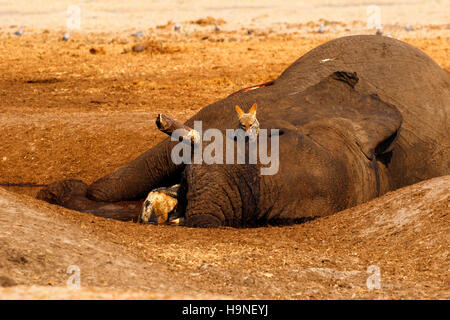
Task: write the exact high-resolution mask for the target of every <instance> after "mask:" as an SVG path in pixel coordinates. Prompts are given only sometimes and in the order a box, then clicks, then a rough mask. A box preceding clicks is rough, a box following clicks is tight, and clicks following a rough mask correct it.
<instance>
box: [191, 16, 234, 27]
mask: <svg viewBox="0 0 450 320" xmlns="http://www.w3.org/2000/svg"><path fill="white" fill-rule="evenodd" d="M188 23H190V24H197V25H199V26H214V25H216V26H220V25H223V24H225V23H227V22H226V21H225V20H223V19H221V18H218V19H216V18H213V17H210V16H208V17H206V18H200V19H197V20H193V21H189V22H188Z"/></svg>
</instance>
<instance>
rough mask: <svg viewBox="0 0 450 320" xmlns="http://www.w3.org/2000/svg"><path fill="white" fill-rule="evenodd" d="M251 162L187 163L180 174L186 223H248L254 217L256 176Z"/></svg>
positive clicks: (207, 224) (220, 224)
mask: <svg viewBox="0 0 450 320" xmlns="http://www.w3.org/2000/svg"><path fill="white" fill-rule="evenodd" d="M256 173H257V168H256V166H255V165H224V164H213V165H188V166H186V169H185V171H184V174H183V178H182V182H181V184H182V187H181V188H182V193H184V194H183V195H182V198H183V200H182V201H185V202H184V204H182V205H183V206H184V207H185V216H186V225H187V226H191V227H219V226H232V227H242V226H249V223H255V221H257V219H258V214H259V211H258V204H259V196H260V186H259V177H258V175H257V174H256Z"/></svg>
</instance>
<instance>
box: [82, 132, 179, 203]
mask: <svg viewBox="0 0 450 320" xmlns="http://www.w3.org/2000/svg"><path fill="white" fill-rule="evenodd" d="M172 144H173V142H171V141H170V140H169V139H166V140H165V141H163V142H161V143H160V144H158V145H156V146H155V147H153V148H151V149H150V150H148V151H146V152H144V153H143V154H141V155H140V156H139V157H137V158H136V159H135V160H133V161H131V162H130V163H128V164H126V165H124V166H122V167H120V168H119V169H117V170H116V171H115V172H113V173H111V174H109V175H107V176H105V177H103V178H101V179H99V180H97V181H95V182H94V183H93V184H91V185H90V186H89V189H88V193H87V195H88V197H89V198H90V199H92V200H95V201H124V200H133V199H140V198H145V196H146V195H147V194H148V192H149V191H150V190H151V189H153V188H155V187H157V186H168V185H172V184H175V183H177V179H178V178H179V175H180V173H181V170H182V168H183V167H182V166H181V165H176V164H174V163H173V162H172V161H171V159H170V150H171V149H172Z"/></svg>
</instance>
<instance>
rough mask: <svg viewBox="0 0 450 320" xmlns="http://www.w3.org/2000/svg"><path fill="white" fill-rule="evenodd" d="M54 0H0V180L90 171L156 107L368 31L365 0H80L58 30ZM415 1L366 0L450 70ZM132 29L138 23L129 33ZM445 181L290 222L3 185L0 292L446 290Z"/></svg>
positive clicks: (206, 98)
mask: <svg viewBox="0 0 450 320" xmlns="http://www.w3.org/2000/svg"><path fill="white" fill-rule="evenodd" d="M69 2H70V1H58V2H55V3H54V4H53V2H52V1H39V3H38V1H28V2H27V5H26V6H18V5H17V3H19V2H14V3H15V4H14V5H12V4H11V3H12V2H9V1H8V2H6V1H0V15H1V16H2V20H1V21H2V22H1V23H0V43H1V45H0V141H1V142H2V143H1V144H0V184H3V185H5V184H19V185H21V184H34V185H36V184H37V185H41V184H48V183H51V182H53V181H55V180H60V179H68V178H76V179H82V180H84V181H86V182H88V183H90V182H92V181H94V180H95V179H97V178H99V177H101V176H103V175H105V174H107V173H109V172H111V171H112V170H114V169H116V168H117V167H118V166H120V165H121V164H123V163H126V162H128V161H130V160H131V159H133V158H134V157H136V156H137V155H138V154H140V153H141V152H143V151H145V150H147V149H148V148H149V147H151V146H153V145H155V144H156V143H157V142H159V141H161V140H162V139H163V138H164V135H163V134H162V133H159V132H158V131H157V129H156V128H155V125H154V119H155V116H156V114H158V113H166V114H168V115H171V116H172V117H174V118H177V119H178V120H186V119H187V118H189V117H190V116H192V115H193V114H194V113H195V112H197V111H198V110H199V109H201V108H202V107H203V106H205V105H207V104H209V103H211V102H213V101H216V100H217V99H220V98H223V97H225V96H227V95H228V94H230V93H232V92H234V91H236V90H238V89H240V88H243V87H246V86H250V85H253V84H257V83H262V82H266V81H269V80H271V79H274V78H276V77H277V76H278V75H279V74H280V72H282V71H283V70H284V69H285V68H286V67H287V66H288V65H290V64H291V63H292V62H293V61H295V60H296V59H297V58H298V57H300V56H301V55H302V54H304V53H306V52H307V51H308V50H310V49H312V48H314V47H316V46H318V45H319V44H321V43H323V42H325V41H327V40H330V39H333V38H336V37H338V36H342V35H348V34H354V33H374V30H368V29H367V27H366V24H365V22H364V21H361V20H364V19H363V18H361V12H365V10H366V6H367V4H368V3H366V2H365V1H355V3H354V4H351V5H347V4H346V3H344V2H343V1H338V0H336V1H328V2H327V1H319V2H315V3H318V4H316V5H314V6H313V7H309V9H310V10H309V11H308V10H306V9H307V8H308V7H307V6H308V5H307V4H306V2H301V1H299V2H296V3H295V4H292V5H293V6H294V7H295V10H294V9H292V8H289V7H286V5H284V4H282V3H280V2H275V1H274V2H267V3H266V2H261V6H260V7H257V8H256V7H255V6H254V5H252V4H251V3H250V1H248V2H245V1H244V2H241V3H242V4H241V5H240V6H239V10H235V9H231V6H232V4H231V2H230V4H229V5H228V4H227V7H225V8H222V9H220V10H219V9H218V8H217V3H216V2H211V1H205V2H201V1H200V2H196V4H197V6H196V7H194V6H193V4H192V1H171V2H169V3H170V5H168V6H162V5H161V3H162V2H157V1H154V2H152V5H151V6H150V7H149V8H151V10H150V9H148V10H144V9H145V8H143V7H142V4H141V5H139V4H138V2H137V1H130V2H129V5H128V7H127V8H123V7H121V5H120V3H122V2H119V1H109V7H106V6H105V5H104V4H103V2H100V1H89V2H88V1H85V2H81V1H80V2H79V4H80V6H81V7H82V12H83V20H82V23H83V27H82V29H80V30H75V31H73V32H71V37H70V40H69V41H67V42H63V41H61V40H60V38H61V36H62V32H63V31H64V30H65V17H66V14H65V10H66V8H67V5H68V4H72V2H70V3H69ZM24 3H25V2H24ZM139 3H141V2H139ZM211 3H212V4H213V5H210V4H211ZM227 3H228V2H227ZM325 3H326V4H325ZM429 3H430V2H425V1H417V2H414V4H411V3H408V2H407V1H406V2H405V3H399V4H395V3H394V4H391V3H390V2H388V1H379V5H380V7H381V8H382V12H383V23H384V25H385V32H389V33H391V35H392V36H395V37H397V38H400V39H401V40H403V41H406V42H408V43H410V44H412V45H414V46H416V47H418V48H420V49H422V50H424V51H425V52H426V53H427V54H428V55H430V56H431V57H432V58H433V59H434V60H435V61H436V62H437V63H438V64H440V65H441V66H442V67H443V68H445V69H447V70H450V59H449V52H450V34H449V30H450V29H449V25H448V22H449V21H448V17H447V16H446V14H445V13H446V12H448V10H445V8H448V2H447V1H433V2H432V3H431V4H429ZM51 4H52V5H51ZM52 6H53V7H52ZM139 6H141V7H139ZM228 6H230V7H228ZM158 8H159V9H158ZM171 8H172V9H171ZM173 8H178V10H181V11H177V10H176V11H174V9H173ZM182 9H183V10H182ZM406 9H408V10H410V11H408V12H410V14H396V13H398V12H403V13H404V12H406V11H405V10H406ZM276 10H279V12H285V15H284V16H283V19H280V16H282V15H280V14H274V12H275V11H276ZM411 10H412V11H411ZM55 12H56V13H58V15H55ZM117 12H120V14H118V13H117ZM177 12H178V13H177ZM181 12H183V15H182V16H181ZM305 12H308V16H306V15H305ZM331 12H333V13H334V14H331ZM302 15H305V16H302ZM208 16H214V18H213V19H211V18H207V17H208ZM362 16H364V15H362ZM108 17H109V20H108ZM152 17H153V18H152ZM258 17H260V18H258ZM200 18H204V19H203V20H201V21H197V20H198V19H200ZM220 19H222V20H223V21H222V20H220ZM320 19H322V20H320ZM430 19H432V21H431V22H430ZM111 20H114V23H110V21H111ZM169 20H173V21H179V22H180V23H182V30H181V31H179V32H175V31H173V23H167V22H168V21H169ZM321 23H323V24H324V25H325V27H326V31H325V32H324V33H322V34H319V33H317V29H318V27H319V25H320V24H321ZM405 23H411V25H413V26H414V29H415V30H414V31H409V32H408V31H406V30H405V29H404V24H405ZM215 24H219V25H220V28H221V31H219V32H215V31H213V28H214V25H215ZM21 25H23V26H24V34H23V35H22V36H20V37H18V36H15V35H14V34H13V32H14V31H16V30H17V29H18V26H21ZM157 26H160V27H159V28H158V27H157ZM248 29H250V30H252V32H251V33H250V34H248V32H247V30H248ZM139 30H144V31H145V36H144V37H141V38H139V39H138V38H135V37H132V36H130V34H131V33H132V32H135V31H139ZM134 45H144V47H145V50H143V51H142V52H139V53H138V52H133V50H132V48H133V46H134ZM449 184H450V178H449V177H445V178H440V179H435V180H432V181H428V182H424V183H422V184H419V185H417V186H413V187H410V188H406V189H402V190H400V191H397V192H394V193H392V194H388V195H386V196H384V197H382V198H381V199H376V200H374V201H372V202H371V203H369V204H365V205H363V206H360V207H358V208H355V209H351V210H347V211H345V212H342V213H339V214H337V215H335V216H333V217H330V218H326V219H320V220H317V221H312V222H309V223H305V224H303V225H298V226H291V227H283V228H279V227H270V228H260V229H243V230H235V229H228V228H223V229H218V230H194V229H187V228H182V227H162V226H161V227H152V226H141V225H136V224H134V223H123V222H117V221H109V220H105V219H101V218H96V217H92V216H89V215H85V214H80V213H76V212H72V211H69V210H65V209H62V208H57V207H54V206H52V205H49V204H46V203H42V202H39V201H36V200H33V199H31V198H30V197H29V196H27V195H17V194H14V193H11V192H7V191H5V190H4V189H0V230H1V233H0V244H1V247H2V251H0V287H4V288H3V289H0V298H43V297H48V298H58V297H61V298H83V297H85V298H92V297H98V298H108V297H113V298H139V297H141V298H180V297H184V298H205V297H206V298H222V297H225V298H226V297H235V298H293V299H298V298H302V299H308V298H311V299H317V298H338V299H339V298H449V283H450V282H449V280H450V279H449V277H448V266H449V264H448V247H449V245H448V241H449V238H448V235H449V211H450V209H449V200H448V195H449ZM8 189H9V190H10V191H19V192H21V193H28V194H31V195H33V194H34V193H35V192H36V190H38V188H25V189H24V188H22V187H11V186H10V187H8ZM69 265H78V266H80V268H81V272H82V288H83V289H82V290H81V291H77V292H72V291H69V290H68V289H65V288H64V286H65V282H66V280H67V278H68V275H67V274H66V269H67V267H68V266H69ZM370 265H378V266H379V267H380V269H381V277H382V280H381V284H382V288H381V290H368V289H367V287H366V279H367V277H368V276H369V274H368V273H367V271H366V270H367V267H368V266H370ZM17 285H18V286H17ZM29 286H33V287H29ZM55 287H56V288H55Z"/></svg>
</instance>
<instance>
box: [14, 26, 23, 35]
mask: <svg viewBox="0 0 450 320" xmlns="http://www.w3.org/2000/svg"><path fill="white" fill-rule="evenodd" d="M14 34H15V35H16V36H18V37H20V36H21V35H23V28H22V27H21V28H20V29H19V30H17V31H16V32H14Z"/></svg>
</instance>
